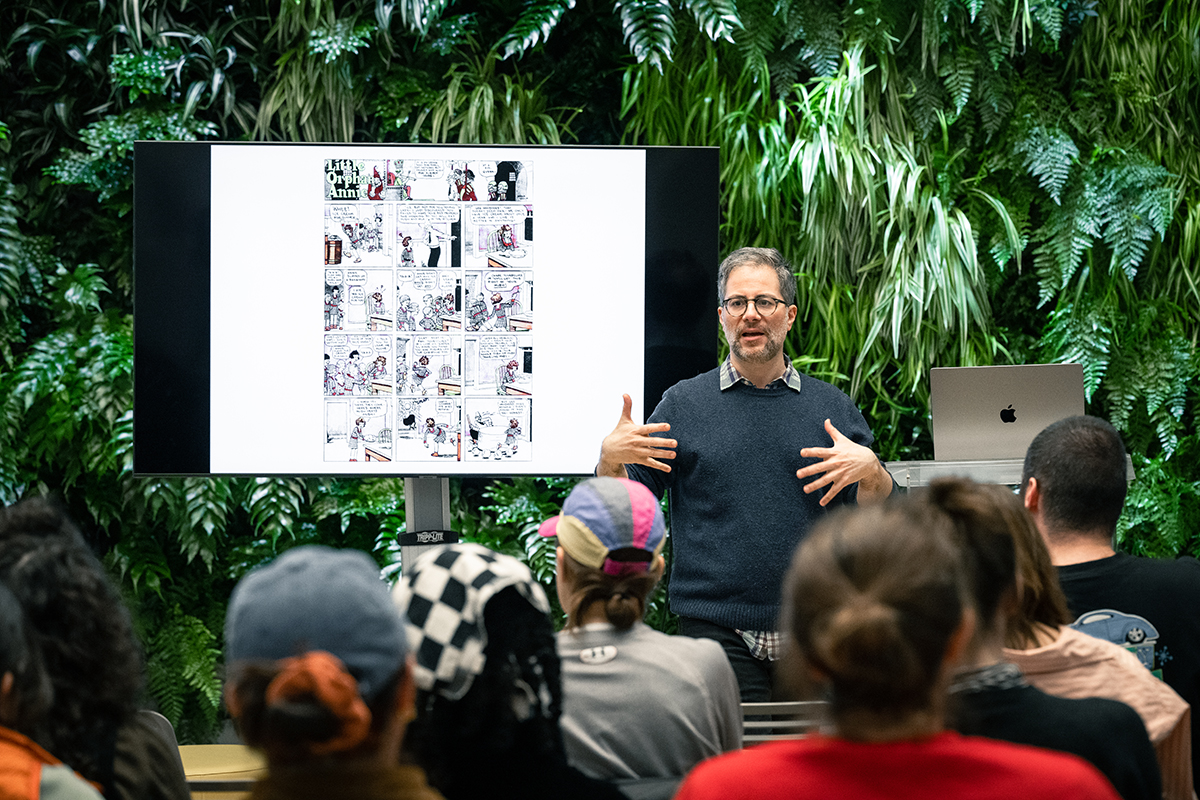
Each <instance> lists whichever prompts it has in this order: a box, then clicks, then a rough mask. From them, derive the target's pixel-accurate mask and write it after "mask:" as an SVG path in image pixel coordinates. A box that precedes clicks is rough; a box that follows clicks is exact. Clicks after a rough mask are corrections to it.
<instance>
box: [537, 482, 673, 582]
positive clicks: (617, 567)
mask: <svg viewBox="0 0 1200 800" xmlns="http://www.w3.org/2000/svg"><path fill="white" fill-rule="evenodd" d="M538 532H539V533H540V534H541V535H542V536H557V537H558V543H559V544H560V545H561V546H562V548H563V549H564V550H566V551H567V555H569V556H571V558H573V559H575V560H576V561H578V562H579V563H580V564H582V565H583V566H585V567H592V568H593V569H600V570H604V572H605V574H608V575H614V576H620V575H626V574H628V573H631V572H645V571H646V570H648V569H650V566H651V564H652V563H653V560H654V556H656V555H658V554H659V553H661V552H662V548H663V542H664V541H666V524H665V523H664V522H663V513H662V509H661V508H659V507H658V499H657V498H656V497H655V496H654V493H653V492H651V491H650V490H649V489H647V488H646V487H645V486H643V485H642V484H640V483H638V482H637V481H631V480H629V479H627V478H606V477H602V478H589V479H588V480H586V481H583V482H582V483H580V484H579V485H578V486H576V487H575V488H574V489H572V490H571V494H570V495H569V496H568V497H567V502H565V503H563V508H562V513H561V514H559V515H558V516H556V517H551V518H550V519H548V520H546V521H545V522H543V523H542V525H541V528H539V529H538ZM627 549H633V550H642V551H645V552H646V553H647V554H648V555H647V556H646V560H645V561H617V560H616V559H613V558H610V557H609V556H610V555H611V553H612V551H613V550H627Z"/></svg>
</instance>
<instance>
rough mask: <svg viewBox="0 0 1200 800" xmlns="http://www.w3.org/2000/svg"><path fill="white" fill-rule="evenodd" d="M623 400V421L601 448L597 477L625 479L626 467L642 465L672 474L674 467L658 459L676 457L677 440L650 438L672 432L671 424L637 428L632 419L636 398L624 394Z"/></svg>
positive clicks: (659, 423) (619, 420)
mask: <svg viewBox="0 0 1200 800" xmlns="http://www.w3.org/2000/svg"><path fill="white" fill-rule="evenodd" d="M623 398H624V403H625V405H624V407H623V408H622V409H621V418H620V419H618V420H617V426H616V427H615V428H613V429H612V433H610V434H609V435H608V436H605V437H604V442H603V443H602V444H601V445H600V463H599V465H597V467H596V474H597V475H610V476H618V477H625V476H626V472H625V465H626V464H641V465H644V466H647V467H653V468H654V469H658V470H662V471H663V472H670V471H671V466H670V465H669V464H664V463H663V462H662V461H660V460H659V459H671V458H674V457H675V445H676V442H675V440H674V439H664V438H662V437H661V436H651V435H650V434H652V433H665V432H666V431H669V430H671V426H670V424H668V423H666V422H656V423H654V424H652V425H638V424H637V423H636V422H634V421H633V417H632V416H631V413H632V411H633V399H632V398H631V397H630V396H629V395H623Z"/></svg>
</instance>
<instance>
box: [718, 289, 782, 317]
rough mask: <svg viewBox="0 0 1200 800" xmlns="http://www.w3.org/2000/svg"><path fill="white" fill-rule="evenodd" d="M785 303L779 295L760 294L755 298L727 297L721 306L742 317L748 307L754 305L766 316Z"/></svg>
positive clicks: (756, 309)
mask: <svg viewBox="0 0 1200 800" xmlns="http://www.w3.org/2000/svg"><path fill="white" fill-rule="evenodd" d="M783 304H784V303H783V301H782V300H780V299H779V298H777V297H771V296H769V295H765V294H760V295H759V296H758V297H754V298H748V297H727V298H725V300H724V301H722V303H721V308H723V309H725V311H726V313H729V314H732V315H733V316H735V317H740V316H742V315H743V314H745V313H746V309H748V308H749V307H750V306H751V305H753V306H754V310H755V311H757V312H758V313H759V314H761V315H762V316H764V317H769V316H771V315H772V314H774V313H775V309H776V308H778V307H779V306H781V305H783Z"/></svg>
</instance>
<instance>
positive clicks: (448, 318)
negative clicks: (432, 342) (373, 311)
mask: <svg viewBox="0 0 1200 800" xmlns="http://www.w3.org/2000/svg"><path fill="white" fill-rule="evenodd" d="M461 284H462V279H461V278H460V277H459V274H458V273H457V272H455V271H453V270H448V269H439V270H433V269H398V270H396V330H397V331H452V330H458V329H460V328H462V307H461V306H462V303H461V301H460V300H459V298H461V297H462V285H461Z"/></svg>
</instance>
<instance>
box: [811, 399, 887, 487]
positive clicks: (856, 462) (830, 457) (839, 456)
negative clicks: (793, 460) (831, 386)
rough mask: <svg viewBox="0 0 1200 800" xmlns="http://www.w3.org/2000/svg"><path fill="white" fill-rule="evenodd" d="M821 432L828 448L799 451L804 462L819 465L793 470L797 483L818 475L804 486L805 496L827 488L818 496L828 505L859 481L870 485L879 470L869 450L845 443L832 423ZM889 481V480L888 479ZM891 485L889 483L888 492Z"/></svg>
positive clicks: (849, 442)
mask: <svg viewBox="0 0 1200 800" xmlns="http://www.w3.org/2000/svg"><path fill="white" fill-rule="evenodd" d="M825 431H826V432H827V433H828V434H829V438H830V439H832V440H833V446H832V447H805V448H804V449H802V450H801V451H800V455H801V456H803V457H804V458H819V459H821V460H820V462H818V463H816V464H809V465H808V466H807V467H804V468H803V469H799V470H796V477H797V478H799V479H800V480H804V479H805V478H809V477H812V476H813V475H821V476H822V477H820V478H817V479H816V480H814V481H809V482H808V483H806V484H804V492H805V494H811V493H813V492H815V491H817V490H818V489H820V488H822V487H825V486H829V487H830V488H829V491H827V492H826V493H825V494H823V495H822V496H821V505H823V506H826V505H829V501H831V500H833V498H834V497H836V496H837V493H838V492H840V491H841V490H842V489H845V488H846V487H847V486H850V485H851V484H854V483H858V482H860V481H863V480H867V481H871V480H872V479H874V478H875V477H876V476H877V473H878V472H879V470H880V469H881V467H880V465H879V459H878V458H876V457H875V453H873V452H872V451H871V449H870V448H869V447H863V446H862V445H861V444H859V443H858V442H855V441H853V440H852V439H848V438H846V437H845V436H843V435H842V432H841V431H839V430H838V429H837V428H835V427H833V423H832V422H830V421H829V420H825ZM889 481H890V479H889ZM890 488H891V485H890V483H889V485H888V489H889V490H890Z"/></svg>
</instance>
